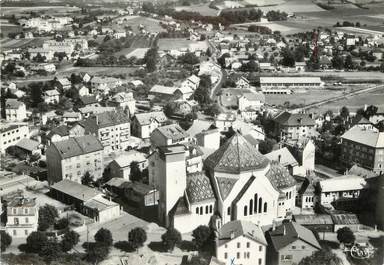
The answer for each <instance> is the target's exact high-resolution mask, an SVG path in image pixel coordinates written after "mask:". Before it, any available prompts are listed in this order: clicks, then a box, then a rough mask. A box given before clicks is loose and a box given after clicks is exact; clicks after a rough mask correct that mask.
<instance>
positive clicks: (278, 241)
mask: <svg viewBox="0 0 384 265" xmlns="http://www.w3.org/2000/svg"><path fill="white" fill-rule="evenodd" d="M267 235H268V236H269V239H270V241H271V244H272V246H273V247H274V249H275V250H277V251H278V250H280V249H282V248H284V247H286V246H288V245H289V244H291V243H293V242H296V241H297V240H299V239H301V240H303V241H304V242H306V243H308V244H310V245H312V246H313V247H315V248H317V249H320V248H321V246H320V245H319V242H318V241H317V240H316V237H315V235H314V234H313V232H312V231H311V230H309V229H308V228H305V227H304V226H302V225H299V224H297V223H295V222H290V223H284V224H282V225H280V226H278V227H276V229H275V230H272V231H268V232H267Z"/></svg>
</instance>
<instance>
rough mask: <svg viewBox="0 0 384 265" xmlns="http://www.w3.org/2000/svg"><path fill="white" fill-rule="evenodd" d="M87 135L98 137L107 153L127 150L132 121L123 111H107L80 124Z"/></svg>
mask: <svg viewBox="0 0 384 265" xmlns="http://www.w3.org/2000/svg"><path fill="white" fill-rule="evenodd" d="M79 124H80V126H82V127H83V128H84V130H85V134H91V135H94V136H96V137H97V138H98V139H99V141H100V142H101V144H102V145H103V147H104V151H105V152H106V153H110V152H113V151H116V150H125V149H126V148H127V147H128V145H129V142H128V140H129V138H130V136H131V129H130V120H129V117H128V115H127V114H125V113H124V112H123V111H107V112H102V113H98V114H94V115H92V116H90V117H89V118H88V119H86V120H85V121H81V122H79Z"/></svg>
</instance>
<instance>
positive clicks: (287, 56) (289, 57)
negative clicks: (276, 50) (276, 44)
mask: <svg viewBox="0 0 384 265" xmlns="http://www.w3.org/2000/svg"><path fill="white" fill-rule="evenodd" d="M281 53H282V56H283V59H282V60H281V64H282V65H284V66H288V67H294V66H295V57H294V56H293V53H292V51H291V50H290V49H289V48H284V49H283V50H282V52H281Z"/></svg>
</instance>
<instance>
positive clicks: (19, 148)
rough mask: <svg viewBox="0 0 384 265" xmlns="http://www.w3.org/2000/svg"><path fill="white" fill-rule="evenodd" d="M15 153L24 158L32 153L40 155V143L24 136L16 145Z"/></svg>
mask: <svg viewBox="0 0 384 265" xmlns="http://www.w3.org/2000/svg"><path fill="white" fill-rule="evenodd" d="M14 155H15V156H17V157H19V158H21V159H23V160H24V159H27V158H29V157H31V156H32V155H35V156H38V157H40V156H41V149H40V143H39V142H38V141H34V140H31V139H29V138H23V139H21V140H20V141H18V142H17V143H16V144H15V145H14Z"/></svg>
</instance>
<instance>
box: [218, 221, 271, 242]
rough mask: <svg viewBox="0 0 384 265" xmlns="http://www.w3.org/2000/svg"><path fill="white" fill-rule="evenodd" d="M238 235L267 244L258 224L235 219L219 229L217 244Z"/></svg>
mask: <svg viewBox="0 0 384 265" xmlns="http://www.w3.org/2000/svg"><path fill="white" fill-rule="evenodd" d="M231 234H232V235H233V238H232V239H235V238H237V237H240V236H244V237H247V238H249V239H251V240H253V241H256V242H258V243H260V244H263V245H265V246H266V245H267V241H266V240H265V237H264V233H263V231H262V230H261V228H260V227H259V226H257V225H256V224H254V223H252V222H250V221H241V220H236V221H232V222H229V223H226V224H225V225H223V226H222V227H221V228H220V230H219V235H218V245H219V246H221V245H223V244H225V243H227V242H229V241H231V240H232V239H231Z"/></svg>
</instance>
